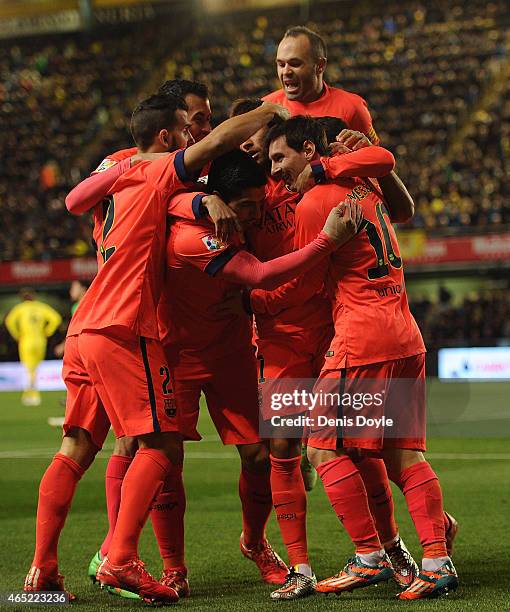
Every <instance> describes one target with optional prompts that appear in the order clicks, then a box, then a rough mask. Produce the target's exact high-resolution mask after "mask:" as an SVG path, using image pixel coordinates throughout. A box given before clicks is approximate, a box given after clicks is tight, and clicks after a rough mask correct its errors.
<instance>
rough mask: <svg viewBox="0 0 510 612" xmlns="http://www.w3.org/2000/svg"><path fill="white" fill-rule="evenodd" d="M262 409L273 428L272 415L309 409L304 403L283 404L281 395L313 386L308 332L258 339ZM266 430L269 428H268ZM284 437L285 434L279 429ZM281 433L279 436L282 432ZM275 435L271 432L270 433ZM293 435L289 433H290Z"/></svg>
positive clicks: (309, 388) (289, 414)
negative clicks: (280, 401) (279, 399)
mask: <svg viewBox="0 0 510 612" xmlns="http://www.w3.org/2000/svg"><path fill="white" fill-rule="evenodd" d="M257 342H258V353H257V355H258V364H259V391H260V400H261V402H260V411H261V415H262V419H263V420H264V421H266V422H267V428H268V429H271V427H270V421H271V418H272V417H274V416H275V415H276V414H277V415H278V416H280V417H282V416H286V417H287V416H293V415H298V414H301V413H303V412H305V411H306V406H303V404H302V403H299V402H295V403H288V402H286V404H285V405H280V403H279V401H278V398H282V397H283V396H284V395H287V394H292V395H293V396H294V397H297V396H296V395H295V392H296V391H310V390H311V388H312V386H313V378H314V373H313V354H312V353H311V352H310V346H309V345H308V343H307V336H306V335H305V334H289V335H284V334H278V335H274V336H271V337H267V338H260V339H258V341H257ZM265 429H266V427H265ZM280 430H281V431H280V434H281V436H284V433H283V430H282V428H280ZM280 434H278V435H280ZM270 435H272V434H270ZM290 435H293V434H292V433H289V436H290Z"/></svg>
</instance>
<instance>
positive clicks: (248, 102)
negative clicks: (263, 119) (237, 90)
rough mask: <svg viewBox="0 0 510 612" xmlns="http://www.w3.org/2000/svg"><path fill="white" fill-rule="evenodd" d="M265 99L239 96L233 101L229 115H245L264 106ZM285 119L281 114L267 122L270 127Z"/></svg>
mask: <svg viewBox="0 0 510 612" xmlns="http://www.w3.org/2000/svg"><path fill="white" fill-rule="evenodd" d="M262 104H264V101H263V100H261V99H260V98H238V99H237V100H234V101H233V102H232V106H231V107H230V112H229V117H237V116H238V115H244V113H249V112H250V111H252V110H255V109H256V108H259V106H262ZM282 121H283V119H282V118H281V117H280V115H275V116H274V117H273V118H272V119H271V121H270V122H269V123H268V124H267V127H268V128H271V127H273V126H274V125H278V124H279V123H281V122H282Z"/></svg>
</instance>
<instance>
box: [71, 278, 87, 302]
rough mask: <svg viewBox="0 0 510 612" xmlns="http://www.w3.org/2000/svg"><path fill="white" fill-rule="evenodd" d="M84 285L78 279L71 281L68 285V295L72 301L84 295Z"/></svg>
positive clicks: (76, 300)
mask: <svg viewBox="0 0 510 612" xmlns="http://www.w3.org/2000/svg"><path fill="white" fill-rule="evenodd" d="M85 291H86V289H85V287H84V286H83V285H82V284H81V283H80V282H78V281H73V282H72V283H71V286H70V287H69V297H70V298H71V300H72V301H73V302H78V301H79V300H81V298H82V297H83V296H84V295H85Z"/></svg>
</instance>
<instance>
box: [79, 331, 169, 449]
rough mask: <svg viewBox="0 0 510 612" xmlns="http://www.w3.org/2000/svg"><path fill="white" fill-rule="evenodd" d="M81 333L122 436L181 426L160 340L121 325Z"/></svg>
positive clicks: (81, 344)
mask: <svg viewBox="0 0 510 612" xmlns="http://www.w3.org/2000/svg"><path fill="white" fill-rule="evenodd" d="M78 338H79V347H80V353H81V354H82V356H83V358H84V362H85V364H86V366H87V369H88V371H89V373H90V377H91V379H92V381H93V383H94V386H95V388H96V390H97V392H98V394H99V396H100V398H101V400H102V401H103V404H104V406H105V409H106V411H107V413H108V416H109V417H110V420H111V423H112V426H113V429H114V431H115V435H116V436H117V437H121V436H141V435H147V434H151V433H159V432H166V431H178V430H179V426H178V415H177V410H176V407H175V405H174V398H173V390H172V386H173V385H172V382H171V375H170V370H169V368H168V365H167V363H166V359H165V356H164V353H163V348H162V346H161V343H160V342H159V340H155V339H151V338H144V337H140V336H136V335H134V334H132V333H131V332H129V331H128V330H125V329H117V328H115V329H114V328H108V329H107V330H105V331H103V332H102V333H89V332H85V333H82V334H80V335H79V336H78Z"/></svg>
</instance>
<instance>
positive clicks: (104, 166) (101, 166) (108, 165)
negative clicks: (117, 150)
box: [94, 157, 117, 172]
mask: <svg viewBox="0 0 510 612" xmlns="http://www.w3.org/2000/svg"><path fill="white" fill-rule="evenodd" d="M116 163H117V162H116V161H115V160H114V159H110V158H108V157H105V159H103V161H102V162H101V163H100V164H99V166H98V167H97V168H96V169H95V170H94V172H104V171H105V170H108V168H111V167H112V166H115V164H116Z"/></svg>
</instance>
